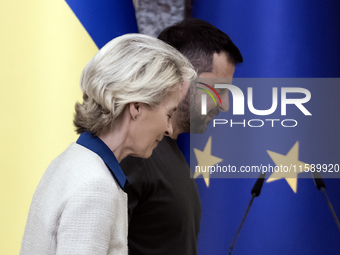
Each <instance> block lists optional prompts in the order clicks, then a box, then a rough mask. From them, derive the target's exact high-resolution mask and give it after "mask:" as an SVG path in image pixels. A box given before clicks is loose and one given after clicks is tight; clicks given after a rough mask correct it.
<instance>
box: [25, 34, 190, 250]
mask: <svg viewBox="0 0 340 255" xmlns="http://www.w3.org/2000/svg"><path fill="white" fill-rule="evenodd" d="M195 75H196V73H195V71H194V70H193V68H192V66H191V64H190V63H189V62H188V61H187V59H186V58H184V57H183V56H182V55H181V54H180V53H179V52H177V51H176V50H175V49H174V48H172V47H171V46H168V45H167V44H165V43H163V42H161V41H159V40H158V39H155V38H152V37H148V36H145V35H139V34H128V35H124V36H121V37H118V38H115V39H113V40H112V41H110V42H109V43H108V44H106V45H105V46H104V47H103V48H102V49H101V50H100V51H99V52H98V53H97V54H96V55H95V56H94V58H93V59H92V60H91V61H90V62H89V63H88V65H87V66H86V67H85V69H84V71H83V74H82V77H81V89H82V91H83V102H82V103H77V104H76V107H75V117H74V124H75V126H76V131H77V132H78V133H79V134H80V137H79V139H78V140H77V142H76V143H72V144H71V145H70V146H69V147H68V148H67V149H66V150H65V151H64V152H63V153H62V154H61V155H59V156H58V157H57V158H56V159H55V160H53V162H52V163H51V164H50V166H49V167H48V169H47V170H46V172H45V174H44V175H43V177H42V179H41V181H40V183H39V185H38V187H37V189H36V191H35V194H34V197H33V200H32V203H31V207H30V212H29V215H28V219H27V224H26V228H25V233H24V237H23V241H22V246H21V252H20V254H22V255H26V254H32V255H33V254H35V255H38V254H39V255H47V254H48V255H52V254H82V255H85V254H91V255H96V254H98V255H102V254H128V250H127V230H128V229H127V224H128V219H127V195H126V193H125V192H124V188H126V186H127V185H128V180H127V179H126V177H125V175H124V173H123V171H122V170H121V168H120V166H119V162H120V161H121V160H122V159H123V158H125V157H126V156H127V155H133V156H137V157H143V158H147V157H149V156H150V155H151V154H152V150H153V149H154V148H155V147H156V146H157V144H158V143H159V141H161V140H162V138H163V136H164V135H171V134H172V125H171V115H172V113H173V112H174V111H175V110H176V107H177V104H178V100H179V92H180V89H181V87H182V84H183V83H186V82H189V81H190V80H191V79H192V78H194V77H195Z"/></svg>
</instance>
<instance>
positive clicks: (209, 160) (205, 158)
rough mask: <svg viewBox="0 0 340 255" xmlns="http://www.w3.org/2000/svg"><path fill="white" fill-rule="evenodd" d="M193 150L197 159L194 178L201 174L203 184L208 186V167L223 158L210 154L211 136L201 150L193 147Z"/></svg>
mask: <svg viewBox="0 0 340 255" xmlns="http://www.w3.org/2000/svg"><path fill="white" fill-rule="evenodd" d="M194 152H195V156H196V159H197V166H196V168H195V174H194V178H195V179H196V178H197V177H198V176H200V175H203V178H204V181H205V185H207V187H209V180H210V171H209V170H208V169H209V167H211V166H214V165H216V164H217V163H220V162H221V161H222V160H223V159H221V158H218V157H215V156H213V155H211V136H210V137H209V139H208V142H207V144H206V145H205V147H204V150H203V151H201V150H198V149H196V148H194ZM197 169H198V171H197Z"/></svg>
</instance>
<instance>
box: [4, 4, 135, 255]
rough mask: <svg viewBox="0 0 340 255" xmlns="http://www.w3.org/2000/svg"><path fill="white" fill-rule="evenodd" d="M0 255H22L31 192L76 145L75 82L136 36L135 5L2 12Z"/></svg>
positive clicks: (23, 7)
mask: <svg viewBox="0 0 340 255" xmlns="http://www.w3.org/2000/svg"><path fill="white" fill-rule="evenodd" d="M0 20H1V22H0V32H1V39H0V40H1V50H0V51H1V60H0V70H1V71H0V74H1V75H0V84H1V85H0V91H1V93H0V95H1V101H0V115H1V119H2V121H1V127H0V131H1V134H2V136H3V138H2V139H1V145H0V244H1V245H0V254H6V255H7V254H19V250H20V244H21V239H22V235H23V233H24V228H25V223H26V219H27V214H28V210H29V206H30V202H31V199H32V196H33V193H34V190H35V188H36V186H37V184H38V182H39V180H40V178H41V176H42V174H43V173H44V171H45V169H46V168H47V166H48V165H49V163H50V162H51V161H52V159H53V158H55V157H56V156H57V155H58V154H60V153H61V152H62V151H63V150H64V149H65V148H66V147H67V146H68V145H69V144H70V143H71V142H74V141H75V140H76V138H77V135H76V133H75V132H74V128H73V124H72V121H73V112H74V105H75V102H76V101H80V100H81V96H82V95H81V91H80V88H79V84H80V74H81V72H82V70H83V68H84V67H85V65H86V64H87V63H88V61H89V60H90V59H91V58H92V57H93V56H94V54H95V53H96V52H97V51H98V48H100V47H102V46H103V45H104V44H105V43H106V42H108V41H109V40H111V39H112V38H114V37H116V36H119V35H122V34H124V33H128V32H137V24H136V18H135V14H134V9H133V5H132V1H126V0H119V1H118V0H116V1H108V0H107V1H104V0H96V1H66V2H65V1H62V0H52V1H41V0H32V1H17V0H14V1H7V2H6V1H5V2H3V3H2V5H1V8H0Z"/></svg>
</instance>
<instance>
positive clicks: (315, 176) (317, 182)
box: [312, 168, 340, 231]
mask: <svg viewBox="0 0 340 255" xmlns="http://www.w3.org/2000/svg"><path fill="white" fill-rule="evenodd" d="M312 175H313V179H314V183H315V186H316V187H317V189H318V190H321V191H322V193H323V194H324V196H325V199H326V201H327V204H328V207H329V209H330V210H331V212H332V215H333V218H334V220H335V223H336V225H337V226H338V229H339V231H340V222H339V220H338V217H337V216H336V213H335V211H334V208H333V205H332V203H331V201H330V200H329V197H328V195H327V192H326V190H325V187H326V185H325V183H324V181H323V179H322V177H321V175H320V173H318V172H317V171H315V168H314V171H313V172H312Z"/></svg>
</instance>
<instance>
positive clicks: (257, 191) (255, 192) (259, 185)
mask: <svg viewBox="0 0 340 255" xmlns="http://www.w3.org/2000/svg"><path fill="white" fill-rule="evenodd" d="M265 177H266V173H261V174H260V176H259V177H258V178H257V180H256V182H255V184H254V186H253V188H252V190H251V192H250V193H251V196H252V197H251V200H250V202H249V205H248V207H247V210H246V212H245V214H244V216H243V219H242V221H241V224H240V226H239V227H238V230H237V232H236V235H235V237H234V240H233V242H232V243H231V245H230V248H229V255H231V253H232V251H233V249H234V246H235V243H236V240H237V237H238V235H239V234H240V231H241V228H242V226H243V223H244V221H245V220H246V218H247V215H248V212H249V210H250V207H251V205H252V204H253V201H254V198H255V197H258V196H259V195H260V193H261V189H262V186H263V182H264V179H265Z"/></svg>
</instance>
